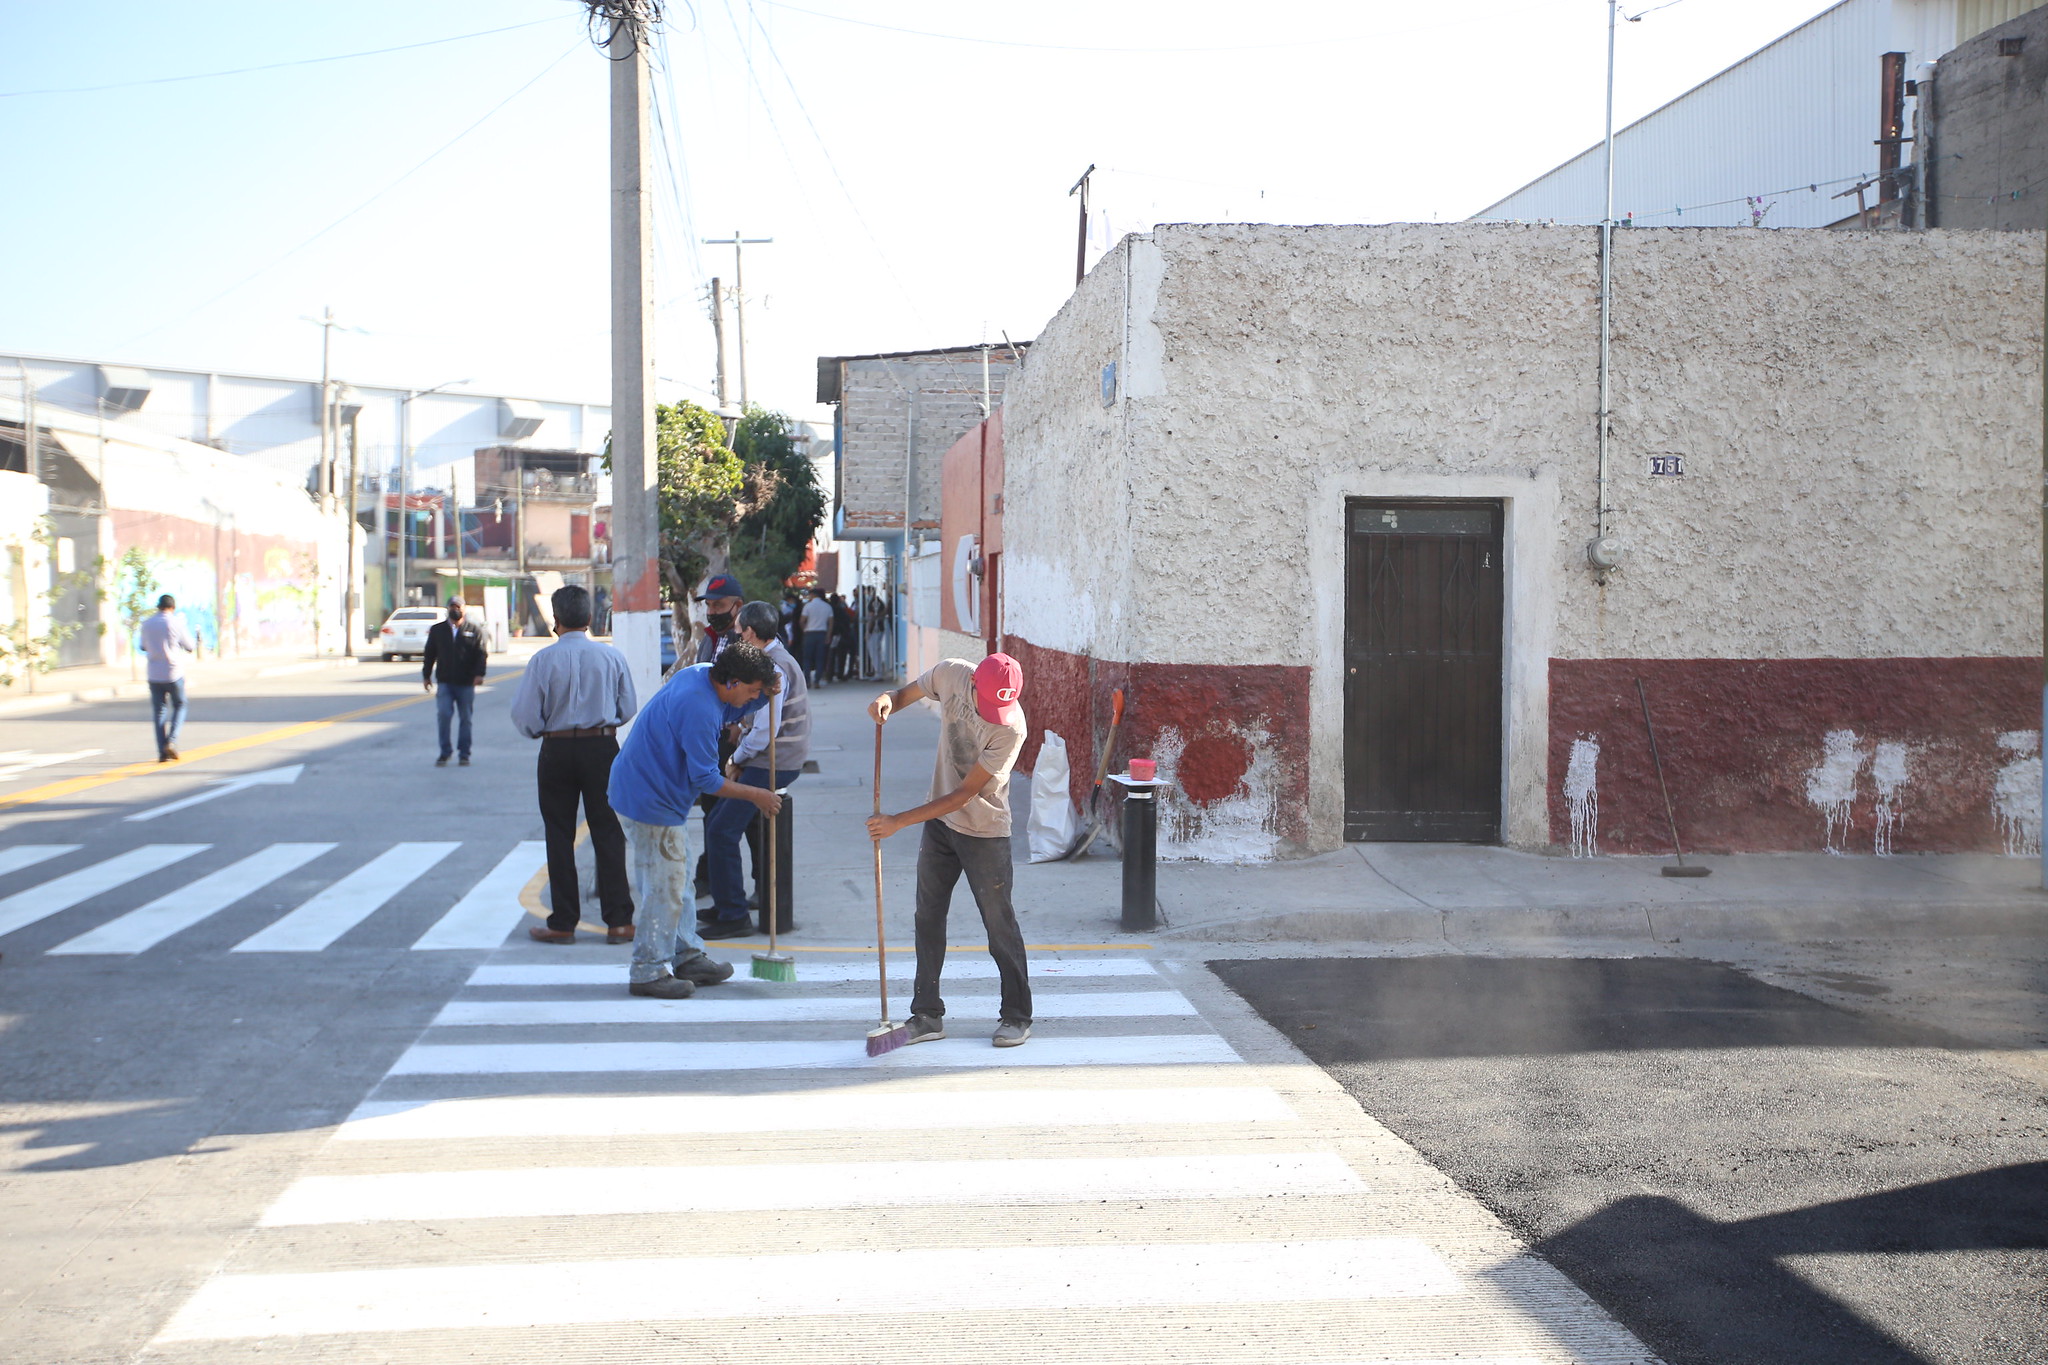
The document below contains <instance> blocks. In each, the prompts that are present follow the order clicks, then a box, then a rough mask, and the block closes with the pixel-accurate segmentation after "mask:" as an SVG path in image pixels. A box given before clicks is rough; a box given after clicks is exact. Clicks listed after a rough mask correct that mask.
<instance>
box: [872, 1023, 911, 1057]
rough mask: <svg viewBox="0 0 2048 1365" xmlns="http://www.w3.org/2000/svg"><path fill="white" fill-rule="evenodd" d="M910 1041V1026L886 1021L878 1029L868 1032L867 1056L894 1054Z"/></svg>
mask: <svg viewBox="0 0 2048 1365" xmlns="http://www.w3.org/2000/svg"><path fill="white" fill-rule="evenodd" d="M909 1041H910V1025H908V1024H892V1023H890V1022H889V1021H888V1020H887V1019H884V1020H883V1021H882V1026H881V1027H880V1028H871V1029H869V1030H868V1056H870V1057H879V1056H881V1055H882V1054H883V1053H885V1052H894V1051H895V1050H896V1049H897V1048H899V1047H902V1046H903V1045H904V1044H905V1043H907V1042H909Z"/></svg>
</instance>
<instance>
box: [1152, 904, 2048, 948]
mask: <svg viewBox="0 0 2048 1365" xmlns="http://www.w3.org/2000/svg"><path fill="white" fill-rule="evenodd" d="M2044 930H2048V892H2043V893H2038V894H2036V895H2033V896H2030V897H2015V898H2012V899H1999V900H1970V901H1952V902H1938V903H1928V902H1901V903H1897V904H1885V903H1882V902H1880V903H1876V904H1873V903H1871V902H1869V901H1860V902H1813V903H1809V904H1784V903H1767V902H1727V903H1721V904H1706V905H1644V904H1634V905H1626V904H1624V905H1574V906H1563V907H1543V906H1448V907H1415V908H1409V909H1391V910H1369V911H1344V910H1321V911H1317V910H1309V911H1300V912H1296V913H1292V914H1277V915H1254V916H1248V917H1246V918H1243V919H1233V920H1219V921H1212V922H1209V923H1202V924H1187V925H1182V926H1178V927H1173V926H1168V927H1163V928H1161V929H1159V930H1157V931H1155V933H1154V937H1155V938H1158V939H1164V940H1169V941H1175V942H1206V943H1265V942H1301V943H1412V942H1420V941H1430V942H1450V943H1460V942H1483V941H1489V940H1499V939H1612V940H1620V941H1627V940H1640V941H1642V942H1647V943H1681V942H1684V941H1685V940H1687V939H1701V940H1712V941H1722V940H1731V939H1745V940H1757V939H1761V940H1802V939H1817V938H1826V939H1839V938H1872V937H1885V936H1888V935H1894V934H1910V935H1913V936H1922V935H1927V934H1930V933H1931V934H1935V935H1937V936H1941V937H1947V936H1978V935H1997V934H2038V933H2041V932H2043V931H2044Z"/></svg>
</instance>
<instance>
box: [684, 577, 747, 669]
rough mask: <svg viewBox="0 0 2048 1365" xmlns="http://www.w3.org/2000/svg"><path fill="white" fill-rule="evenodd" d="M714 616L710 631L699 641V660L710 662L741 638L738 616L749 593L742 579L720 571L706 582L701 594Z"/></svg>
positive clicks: (699, 661) (700, 661)
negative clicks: (743, 588)
mask: <svg viewBox="0 0 2048 1365" xmlns="http://www.w3.org/2000/svg"><path fill="white" fill-rule="evenodd" d="M697 600H698V601H699V602H702V603H703V604H704V608H705V611H706V612H708V613H709V615H710V618H711V619H710V621H709V623H708V624H709V626H710V632H709V633H708V634H707V635H705V637H704V638H703V639H702V640H699V641H698V642H697V659H696V662H698V663H700V664H708V663H710V662H711V661H712V660H713V659H715V658H717V657H718V652H719V651H720V650H722V649H724V648H725V647H726V646H727V645H729V644H731V643H732V642H733V641H734V640H737V639H738V638H739V635H738V634H737V631H738V624H737V622H738V618H739V610H740V604H741V603H743V602H745V601H746V593H745V592H744V591H743V590H742V589H741V588H740V581H739V580H738V579H737V578H734V577H733V576H732V575H731V574H723V573H722V574H719V575H718V576H717V577H716V578H714V579H712V580H711V581H710V582H709V583H706V584H705V585H704V591H703V592H701V593H699V594H698V595H697Z"/></svg>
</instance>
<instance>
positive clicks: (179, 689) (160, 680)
mask: <svg viewBox="0 0 2048 1365" xmlns="http://www.w3.org/2000/svg"><path fill="white" fill-rule="evenodd" d="M135 640H136V643H137V644H138V645H140V646H141V648H142V652H143V654H144V655H145V656H146V657H147V658H148V660H149V673H148V677H149V720H150V724H151V725H153V726H155V727H156V761H157V762H159V763H175V762H177V760H178V733H179V731H181V730H183V729H184V728H185V659H186V656H187V655H191V654H196V653H198V649H199V647H198V645H197V643H196V642H195V641H194V640H193V639H192V632H191V631H189V630H187V629H186V628H185V618H184V617H182V616H180V615H178V599H177V598H175V597H172V596H171V595H170V594H169V593H165V594H164V595H163V596H162V597H159V598H157V599H156V615H154V616H152V617H150V618H149V619H148V620H147V621H144V622H143V623H142V626H141V628H140V629H138V630H137V631H136V632H135Z"/></svg>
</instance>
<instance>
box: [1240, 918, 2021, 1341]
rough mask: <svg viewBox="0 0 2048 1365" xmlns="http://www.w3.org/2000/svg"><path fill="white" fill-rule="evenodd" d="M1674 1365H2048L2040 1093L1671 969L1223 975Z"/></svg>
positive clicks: (1700, 971)
mask: <svg viewBox="0 0 2048 1365" xmlns="http://www.w3.org/2000/svg"><path fill="white" fill-rule="evenodd" d="M1210 966H1211V968H1212V969H1213V970H1214V971H1215V972H1216V974H1217V975H1218V976H1219V977H1220V978H1221V979H1222V980H1223V981H1224V982H1225V983H1226V984H1227V985H1229V986H1230V987H1231V988H1232V989H1233V990H1235V991H1236V992H1237V993H1238V994H1239V995H1241V996H1242V997H1244V999H1245V1000H1246V1001H1247V1002H1248V1003H1249V1004H1250V1005H1251V1006H1252V1007H1253V1008H1254V1009H1255V1010H1257V1011H1258V1012H1259V1013H1260V1014H1261V1015H1262V1016H1263V1017H1264V1018H1265V1019H1266V1021H1267V1022H1268V1023H1270V1024H1272V1025H1273V1026H1274V1027H1275V1028H1277V1029H1279V1030H1280V1031H1282V1032H1284V1033H1285V1034H1287V1036H1288V1037H1289V1038H1290V1039H1292V1040H1293V1041H1294V1042H1295V1043H1296V1044H1297V1045H1298V1046H1299V1047H1300V1048H1301V1050H1302V1051H1303V1052H1304V1053H1306V1054H1307V1055H1308V1057H1309V1058H1310V1059H1311V1060H1313V1061H1314V1062H1316V1063H1317V1064H1318V1065H1320V1066H1322V1067H1323V1068H1324V1070H1326V1071H1328V1072H1329V1073H1330V1075H1331V1076H1332V1077H1333V1078H1334V1079H1335V1080H1336V1081H1337V1082H1338V1083H1339V1084H1341V1085H1342V1086H1343V1087H1344V1088H1345V1089H1346V1090H1347V1091H1348V1092H1349V1093H1350V1094H1351V1095H1352V1096H1353V1097H1354V1098H1355V1099H1356V1100H1357V1101H1358V1102H1359V1104H1360V1105H1361V1107H1363V1108H1364V1109H1365V1110H1366V1112H1367V1113H1369V1114H1371V1115H1372V1116H1373V1117H1375V1118H1376V1119H1378V1120H1379V1121H1380V1122H1382V1123H1384V1124H1385V1125H1386V1126H1387V1127H1388V1128H1390V1129H1391V1130H1392V1131H1393V1132H1395V1133H1396V1134H1398V1135H1399V1136H1401V1137H1402V1138H1403V1139H1405V1140H1406V1141H1408V1142H1409V1143H1411V1144H1412V1145H1414V1146H1415V1147H1416V1148H1417V1149H1418V1150H1419V1151H1421V1152H1422V1154H1423V1155H1424V1156H1425V1157H1427V1158H1428V1159H1429V1160H1430V1161H1432V1162H1433V1163H1434V1164H1436V1165H1437V1166H1438V1167H1439V1168H1440V1169H1442V1170H1443V1171H1444V1172H1445V1173H1446V1174H1448V1175H1449V1176H1451V1177H1452V1178H1453V1179H1455V1180H1457V1181H1458V1182H1459V1183H1460V1184H1462V1185H1463V1186H1464V1187H1465V1188H1466V1189H1468V1190H1470V1191H1471V1192H1472V1193H1473V1194H1475V1195H1476V1196H1477V1197H1478V1198H1479V1199H1481V1200H1482V1201H1483V1202H1485V1203H1486V1204H1487V1206H1488V1207H1489V1208H1491V1209H1492V1210H1493V1211H1494V1213H1495V1214H1496V1215H1498V1216H1499V1217H1500V1218H1501V1219H1502V1221H1504V1222H1506V1223H1507V1224H1508V1225H1509V1226H1510V1227H1512V1228H1514V1229H1515V1230H1516V1231H1517V1232H1518V1233H1519V1234H1520V1235H1521V1236H1523V1237H1524V1238H1525V1239H1527V1240H1528V1242H1529V1243H1530V1244H1531V1245H1532V1246H1533V1247H1534V1248H1535V1249H1536V1250H1537V1252H1538V1253H1539V1254H1541V1255H1543V1256H1545V1257H1546V1258H1548V1259H1549V1260H1550V1261H1551V1262H1552V1263H1553V1264H1555V1265H1557V1266H1558V1267H1559V1268H1560V1269H1561V1270H1563V1271H1564V1272H1565V1273H1566V1274H1568V1275H1570V1276H1571V1277H1572V1279H1573V1280H1574V1281H1576V1282H1577V1283H1578V1284H1579V1285H1580V1286H1581V1287H1582V1288H1583V1289H1585V1290H1586V1292H1587V1293H1589V1294H1590V1295H1592V1296H1593V1298H1594V1299H1595V1300H1597V1301H1598V1302H1599V1303H1600V1304H1601V1305H1602V1306H1603V1307H1605V1308H1606V1309H1607V1310H1608V1311H1609V1312H1611V1313H1613V1314H1614V1315H1615V1317H1616V1318H1618V1319H1619V1320H1620V1321H1621V1322H1623V1323H1624V1324H1626V1325H1627V1326H1628V1327H1629V1328H1630V1329H1631V1330H1633V1331H1634V1332H1635V1333H1636V1334H1637V1335H1638V1336H1639V1337H1640V1338H1641V1339H1642V1340H1643V1342H1644V1343H1645V1344H1646V1345H1648V1346H1649V1347H1650V1348H1651V1349H1652V1350H1654V1351H1656V1352H1658V1353H1659V1354H1660V1355H1661V1356H1662V1357H1663V1358H1664V1359H1665V1360H1667V1361H1669V1362H1672V1365H1935V1363H1937V1362H1939V1363H1940V1365H1949V1362H1958V1363H1960V1362H1970V1365H2014V1363H2015V1362H2048V1090H2044V1088H2043V1087H2042V1086H2040V1085H2038V1084H2029V1083H2028V1082H2026V1081H2024V1080H2021V1079H2018V1078H2017V1077H2016V1076H2014V1075H2012V1074H2009V1073H2007V1072H2006V1071H2003V1070H2000V1069H1998V1068H1995V1067H1992V1066H1989V1065H1987V1064H1985V1063H1984V1062H1982V1061H1981V1060H1978V1059H1976V1058H1973V1057H1971V1056H1970V1055H1968V1054H1967V1052H1965V1051H1963V1050H1960V1049H1961V1047H1962V1045H1960V1044H1958V1043H1957V1041H1956V1040H1954V1039H1952V1038H1949V1037H1946V1036H1945V1035H1941V1034H1937V1033H1934V1032H1931V1031H1928V1030H1924V1029H1917V1028H1914V1027H1911V1026H1909V1025H1905V1024H1900V1023H1896V1022H1892V1021H1888V1020H1883V1019H1878V1018H1874V1017H1867V1016H1864V1015H1861V1014H1856V1013H1852V1012H1849V1011H1846V1010H1841V1009H1837V1008H1835V1007H1834V1006H1831V1005H1828V1004H1824V1003H1822V1002H1820V1001H1816V1000H1812V999H1809V998H1807V997H1805V996H1802V995H1799V994H1797V993H1795V992H1792V991H1786V990H1781V989H1779V988H1777V987H1775V986H1770V985H1766V984H1765V983H1763V982H1760V981H1758V980H1756V979H1755V978H1753V977H1750V976H1747V975H1745V974H1744V973H1742V972H1739V971H1736V970H1734V969H1732V968H1729V967H1726V966H1721V965H1718V964H1714V963H1707V962H1692V961H1684V960H1675V959H1669V958H1641V959H1557V958H1541V959H1519V958H1479V957H1426V958H1315V959H1264V960H1258V961H1239V962H1213V963H1211V964H1210Z"/></svg>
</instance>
